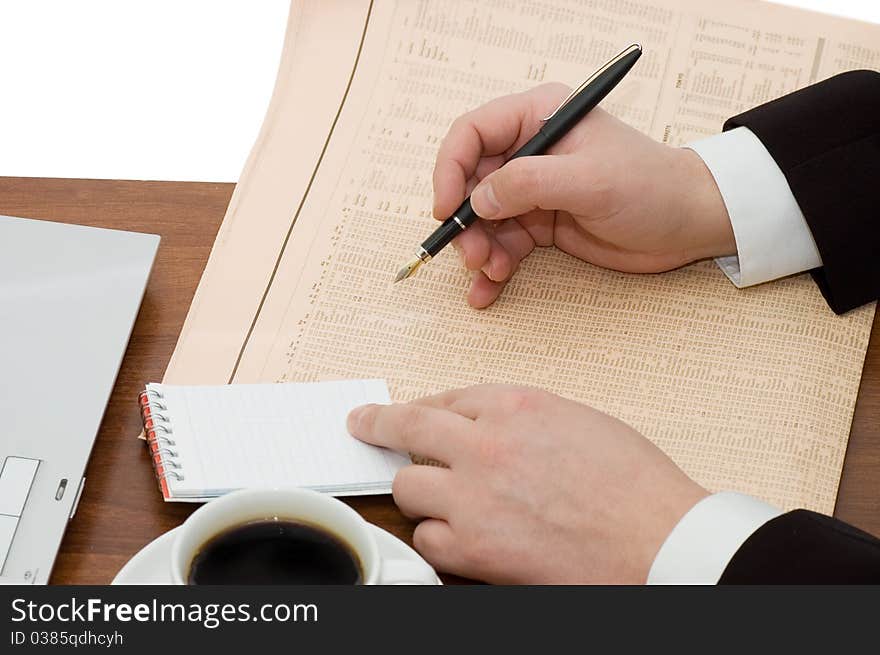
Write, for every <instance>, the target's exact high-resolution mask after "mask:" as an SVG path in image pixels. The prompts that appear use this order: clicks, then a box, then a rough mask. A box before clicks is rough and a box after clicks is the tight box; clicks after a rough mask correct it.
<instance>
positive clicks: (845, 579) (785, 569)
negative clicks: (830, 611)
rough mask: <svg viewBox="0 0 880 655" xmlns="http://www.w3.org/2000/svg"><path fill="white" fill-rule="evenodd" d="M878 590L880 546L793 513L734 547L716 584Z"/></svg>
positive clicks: (823, 519) (824, 520)
mask: <svg viewBox="0 0 880 655" xmlns="http://www.w3.org/2000/svg"><path fill="white" fill-rule="evenodd" d="M866 583H871V584H880V540H878V539H876V538H874V537H872V536H871V535H869V534H868V533H866V532H862V531H861V530H857V529H856V528H854V527H852V526H850V525H847V524H846V523H843V522H842V521H838V520H837V519H833V518H830V517H828V516H823V515H821V514H816V513H815V512H809V511H807V510H805V509H799V510H795V511H794V512H789V513H787V514H783V515H782V516H778V517H776V518H775V519H773V520H771V521H768V522H767V523H765V524H764V525H763V526H762V527H760V528H759V529H758V530H757V531H755V532H754V533H753V534H752V535H751V536H750V537H749V538H748V539H747V540H746V542H745V543H744V544H743V545H742V546H740V548H739V550H738V551H737V552H736V554H735V555H734V556H733V559H731V560H730V562H729V563H728V565H727V568H726V569H725V570H724V573H723V574H722V576H721V579H720V580H719V584H866Z"/></svg>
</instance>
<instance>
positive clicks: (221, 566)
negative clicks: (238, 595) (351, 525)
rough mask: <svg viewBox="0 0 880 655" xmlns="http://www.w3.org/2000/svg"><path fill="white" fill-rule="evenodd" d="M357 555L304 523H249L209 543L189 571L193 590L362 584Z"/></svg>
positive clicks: (325, 532) (333, 536)
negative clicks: (205, 586) (195, 586)
mask: <svg viewBox="0 0 880 655" xmlns="http://www.w3.org/2000/svg"><path fill="white" fill-rule="evenodd" d="M362 577H363V576H362V574H361V567H360V562H359V560H358V557H357V555H355V553H354V551H352V549H351V548H350V547H349V546H348V545H347V544H346V543H345V542H343V541H342V540H341V539H339V537H337V536H335V535H333V534H331V533H329V532H327V531H326V530H323V529H321V528H318V527H315V526H313V525H307V524H304V523H295V522H292V521H279V520H265V521H253V522H251V523H245V524H243V525H239V526H237V527H234V528H230V529H229V530H226V531H225V532H221V533H220V534H218V535H217V536H216V537H213V538H211V539H210V540H209V541H208V542H207V543H205V545H204V546H202V548H201V550H199V552H198V553H197V554H196V556H195V558H194V559H193V561H192V564H191V565H190V570H189V578H188V580H187V582H188V583H189V584H208V585H211V584H215V585H216V584H233V585H234V584H343V585H351V584H360V583H361V581H362Z"/></svg>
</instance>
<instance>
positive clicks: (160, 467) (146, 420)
mask: <svg viewBox="0 0 880 655" xmlns="http://www.w3.org/2000/svg"><path fill="white" fill-rule="evenodd" d="M138 407H139V408H140V415H141V422H142V423H143V426H144V436H145V437H146V444H147V450H148V451H149V453H150V460H151V461H152V463H153V470H154V471H155V472H156V479H157V481H158V483H159V490H160V491H161V492H162V496H163V497H164V498H165V499H166V500H167V499H168V498H170V497H171V491H170V489H169V488H168V480H167V477H168V475H169V471H168V470H166V468H165V463H164V461H163V459H162V453H161V447H160V446H159V437H158V436H157V434H156V422H155V420H154V419H153V414H154V413H153V408H152V406H151V405H150V396H149V393H148V391H147V390H144V391H142V392H141V393H139V394H138ZM175 475H178V474H177V473H175Z"/></svg>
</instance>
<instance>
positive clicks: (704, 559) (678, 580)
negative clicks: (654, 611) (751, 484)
mask: <svg viewBox="0 0 880 655" xmlns="http://www.w3.org/2000/svg"><path fill="white" fill-rule="evenodd" d="M780 514H782V510H779V509H776V508H775V507H773V506H771V505H768V504H767V503H764V502H762V501H760V500H758V499H757V498H752V497H751V496H746V495H744V494H739V493H734V492H732V491H722V492H720V493H717V494H713V495H711V496H707V497H706V498H704V499H703V500H701V501H700V502H698V503H697V504H696V505H694V506H693V507H692V508H691V509H690V511H689V512H688V513H687V514H685V515H684V516H683V517H682V518H681V520H680V521H679V522H678V525H676V526H675V527H674V528H673V529H672V532H670V533H669V536H668V537H666V541H664V542H663V545H662V546H660V550H659V551H658V552H657V556H656V557H655V558H654V563H653V564H652V565H651V571H650V572H649V573H648V584H716V583H717V582H718V580H719V579H720V578H721V574H722V573H724V569H726V568H727V565H728V564H729V563H730V560H731V559H732V558H733V556H734V555H735V554H736V551H738V550H739V548H740V546H742V545H743V544H744V543H745V541H746V539H748V538H749V537H750V536H751V535H752V534H753V533H754V532H755V531H756V530H757V529H758V528H760V527H761V526H762V525H764V524H765V523H766V522H767V521H769V520H770V519H773V518H776V517H777V516H779V515H780Z"/></svg>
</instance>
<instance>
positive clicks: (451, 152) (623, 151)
mask: <svg viewBox="0 0 880 655" xmlns="http://www.w3.org/2000/svg"><path fill="white" fill-rule="evenodd" d="M568 92H569V89H568V88H567V87H565V86H564V85H561V84H545V85H542V86H539V87H536V88H534V89H532V90H530V91H526V92H524V93H519V94H514V95H510V96H506V97H503V98H498V99H496V100H493V101H491V102H489V103H488V104H486V105H483V106H482V107H480V108H478V109H475V110H474V111H472V112H469V113H467V114H465V115H463V116H461V117H459V118H458V119H456V120H455V121H454V122H453V124H452V126H451V127H450V129H449V133H448V134H447V136H446V138H445V139H444V141H443V144H442V145H441V147H440V151H439V153H438V155H437V162H436V164H435V166H434V216H435V217H436V218H437V219H440V220H443V219H445V218H447V217H448V216H449V215H450V214H451V213H452V212H453V211H454V210H455V208H456V207H458V205H459V204H460V203H461V202H462V200H464V198H465V197H466V195H467V194H468V193H469V192H471V191H472V196H471V204H472V206H473V208H474V211H475V212H476V213H477V214H478V215H479V216H481V218H482V219H483V220H481V221H479V222H478V223H476V224H474V225H473V226H472V227H471V228H470V229H468V230H467V231H466V232H465V233H463V234H462V235H460V236H459V237H458V238H457V239H456V240H455V242H453V243H454V245H455V246H456V249H457V250H458V251H459V253H460V254H461V256H462V259H463V260H464V263H465V265H466V266H467V268H468V269H470V270H472V271H474V278H473V282H472V284H471V289H470V292H469V294H468V302H469V303H470V304H471V305H473V306H474V307H487V306H489V305H491V304H492V303H493V302H495V300H496V299H497V298H498V296H499V294H500V293H501V291H502V290H503V289H504V286H505V284H506V283H507V281H508V280H509V279H510V278H511V276H513V274H514V273H515V272H516V269H517V268H518V266H519V263H520V262H521V261H522V260H523V259H524V258H525V257H527V256H528V255H529V253H531V252H532V250H534V248H535V247H536V246H553V245H555V246H557V247H558V248H560V249H561V250H563V251H565V252H567V253H569V254H570V255H573V256H575V257H578V258H580V259H583V260H585V261H588V262H590V263H592V264H596V265H597V266H603V267H605V268H611V269H615V270H618V271H627V272H634V273H656V272H660V271H667V270H670V269H673V268H678V267H679V266H683V265H685V264H688V263H690V262H693V261H696V260H698V259H705V258H708V257H717V256H722V255H730V254H734V253H735V252H736V242H735V240H734V236H733V230H732V228H731V226H730V219H729V218H728V215H727V210H726V209H725V206H724V202H723V200H722V198H721V194H720V193H719V191H718V188H717V186H716V185H715V182H714V180H713V179H712V175H711V173H709V170H708V169H707V168H706V167H705V165H704V164H703V162H702V160H701V159H700V158H699V156H698V155H697V154H696V153H694V152H692V151H691V150H687V149H684V148H673V147H670V146H666V145H663V144H661V143H658V142H656V141H654V140H653V139H651V138H650V137H648V136H646V135H645V134H642V133H641V132H639V131H638V130H635V129H633V128H631V127H629V126H628V125H626V124H625V123H622V122H621V121H619V120H617V119H616V118H614V117H613V116H611V115H610V114H608V113H606V112H605V111H603V110H602V109H599V108H597V109H594V110H593V111H592V112H590V114H588V115H587V117H586V118H585V119H584V120H582V121H581V122H580V123H579V124H578V125H577V126H576V127H575V128H574V129H573V130H572V131H571V132H569V133H568V134H567V135H566V136H565V137H564V138H562V139H561V140H560V141H559V142H558V143H557V144H556V145H554V146H553V148H551V149H550V151H549V152H548V153H547V154H546V155H543V156H537V157H522V158H519V159H515V160H513V161H511V162H508V163H506V164H504V162H505V161H506V160H507V158H508V157H510V155H511V154H513V153H514V152H515V151H516V150H517V149H518V148H519V147H520V146H522V145H523V144H524V143H525V142H526V141H528V140H529V139H530V138H531V137H532V136H533V135H534V134H535V133H536V132H537V131H538V128H539V127H540V125H541V119H542V118H543V117H544V116H547V115H548V114H550V113H551V112H552V111H553V110H554V109H555V108H556V107H557V105H558V104H559V103H560V102H561V100H562V99H563V98H565V96H566V95H568ZM502 164H503V165H502ZM504 219H509V220H504Z"/></svg>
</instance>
